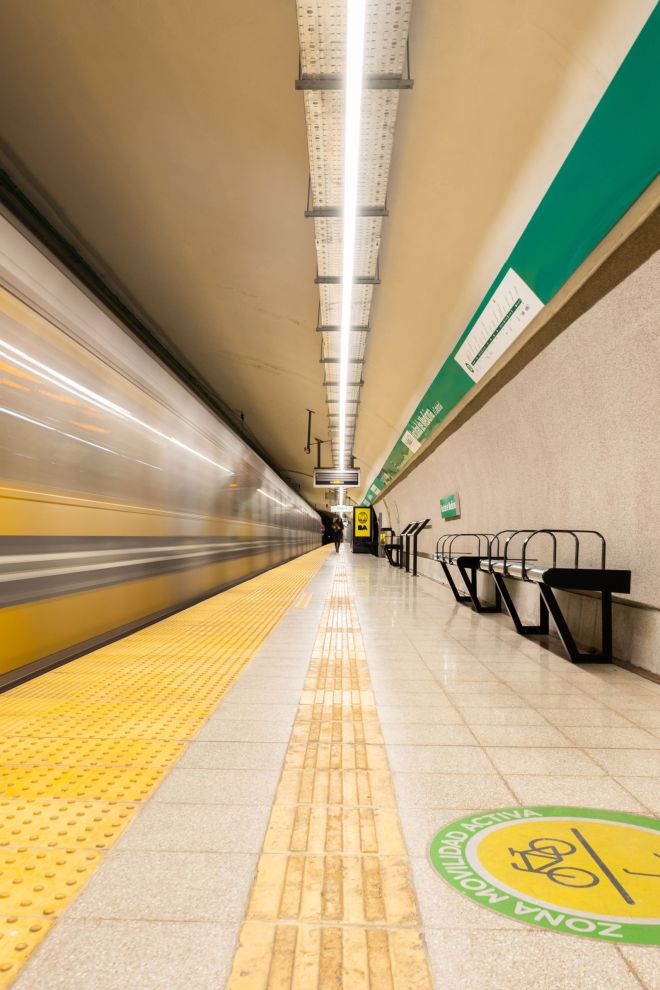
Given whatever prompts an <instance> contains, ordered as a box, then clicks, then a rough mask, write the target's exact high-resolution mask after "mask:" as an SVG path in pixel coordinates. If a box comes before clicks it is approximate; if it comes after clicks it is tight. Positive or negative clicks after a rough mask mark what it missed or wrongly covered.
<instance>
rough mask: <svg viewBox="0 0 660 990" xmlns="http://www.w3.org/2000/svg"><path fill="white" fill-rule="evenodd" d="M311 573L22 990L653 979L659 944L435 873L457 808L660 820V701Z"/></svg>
mask: <svg viewBox="0 0 660 990" xmlns="http://www.w3.org/2000/svg"><path fill="white" fill-rule="evenodd" d="M309 576H310V577H311V580H310V581H309V583H308V584H307V585H306V587H305V592H304V594H301V595H299V596H298V597H297V598H296V600H295V602H293V603H291V607H290V608H289V609H288V611H287V612H286V614H284V616H283V618H282V619H281V621H280V622H279V624H278V625H277V626H276V628H275V629H274V630H273V631H272V633H271V634H270V636H269V637H268V638H267V640H266V641H265V642H264V643H263V645H262V646H261V648H260V649H259V651H258V652H257V653H256V655H255V657H254V659H252V660H251V662H250V663H249V664H248V665H247V666H246V667H245V669H244V670H243V673H242V674H241V676H240V677H239V678H238V680H237V681H236V683H235V684H234V686H233V687H231V689H230V690H229V691H228V692H227V693H226V694H225V695H224V697H223V698H222V700H221V701H220V703H219V704H218V706H217V708H216V709H215V711H214V712H213V713H212V715H211V717H210V718H209V720H208V721H207V722H206V723H205V725H204V726H203V728H201V731H200V732H199V733H198V735H197V737H196V739H195V741H193V742H191V743H190V745H188V747H187V749H186V751H185V753H184V754H183V755H182V756H181V757H180V759H179V761H178V763H177V764H176V765H175V766H174V768H173V769H171V770H170V772H169V773H168V775H167V776H166V777H165V779H164V781H163V782H162V784H161V785H160V787H159V788H158V790H157V791H156V792H155V793H154V795H153V796H152V797H151V798H150V800H149V801H147V802H145V803H144V805H143V807H142V808H141V810H140V812H139V813H138V814H137V816H136V817H135V820H134V821H133V822H132V824H131V825H130V827H128V828H127V829H126V830H125V831H124V833H123V835H122V836H121V838H120V839H119V840H118V841H117V842H116V843H115V845H114V846H113V848H112V850H111V851H110V852H109V853H108V854H107V855H106V856H105V858H104V862H103V864H102V865H101V866H100V868H99V869H98V870H96V872H95V874H94V876H93V878H92V879H91V881H90V883H89V885H88V886H87V888H86V889H85V890H84V891H83V892H82V894H81V895H80V896H79V897H78V898H77V899H76V900H75V902H74V903H73V904H72V906H71V907H70V908H69V909H68V911H67V913H66V916H65V917H64V918H63V919H62V920H61V921H59V922H58V923H57V924H56V925H55V927H54V929H53V931H52V932H51V934H50V935H49V936H48V938H47V939H45V940H44V942H43V943H42V945H41V947H40V948H39V949H38V950H37V951H36V952H35V954H34V956H33V958H32V959H31V961H30V962H29V963H28V964H27V966H26V967H25V970H24V971H23V974H22V975H21V976H20V977H19V979H18V980H17V982H16V983H15V986H16V987H17V988H20V990H28V988H29V990H36V988H42V987H46V986H47V987H48V988H49V990H83V988H84V990H94V988H98V990H115V988H119V987H121V988H122V990H124V988H126V987H131V988H149V990H155V988H160V987H167V988H168V990H179V988H181V990H182V988H184V987H185V988H187V990H188V988H193V990H207V988H208V990H210V988H214V990H217V988H219V987H222V986H225V985H227V986H229V987H230V990H242V988H250V990H252V988H261V987H264V988H265V987H272V988H275V987H278V988H279V987H292V988H296V990H307V988H322V990H325V988H327V987H331V986H332V987H336V986H344V987H346V988H350V990H354V988H355V990H358V988H367V987H370V988H373V990H381V988H388V987H390V988H392V990H394V988H397V990H398V988H404V987H405V988H420V990H422V988H425V987H428V986H429V985H431V983H432V984H433V985H435V986H436V987H437V988H438V990H439V988H442V990H465V988H479V990H491V988H492V990H494V988H496V987H498V988H499V987H500V986H504V985H505V986H507V987H509V988H512V990H526V988H528V987H530V986H534V987H539V988H548V990H550V988H552V990H557V988H560V990H563V988H566V990H568V988H571V990H573V988H580V990H584V988H587V990H590V988H593V990H600V988H603V987H617V988H623V990H628V988H630V990H632V988H640V987H644V988H646V990H651V988H657V987H658V986H660V959H659V958H658V956H659V953H658V950H657V949H655V950H654V949H653V948H647V947H641V946H634V945H615V944H601V943H598V942H595V941H592V940H589V939H586V938H578V937H571V936H566V935H562V934H558V933H556V932H552V931H541V930H538V929H536V928H533V927H531V926H529V925H526V924H524V923H522V922H521V921H518V920H514V919H511V920H510V919H508V918H505V917H503V916H502V915H499V914H497V913H495V912H493V911H491V910H488V909H487V908H486V907H482V906H481V905H478V904H475V903H474V902H472V901H470V900H469V899H468V898H467V897H466V896H464V895H463V894H461V893H458V892H456V891H454V890H453V889H452V888H451V887H449V886H448V885H447V884H446V883H445V882H444V881H443V880H441V879H440V877H438V875H437V874H436V873H435V872H434V870H433V868H432V866H431V864H430V861H429V858H428V846H429V843H430V841H431V839H432V838H433V836H434V835H435V833H437V832H438V830H439V829H440V828H441V827H442V826H443V825H445V824H446V823H448V822H452V821H454V820H456V819H459V818H461V817H462V816H464V815H467V814H469V813H470V812H477V811H488V810H492V809H496V808H509V807H516V806H520V805H539V804H544V805H579V806H582V807H600V808H609V809H613V810H618V811H629V812H639V813H640V814H646V815H652V814H657V813H658V812H659V811H660V786H659V784H658V779H659V777H660V775H659V773H658V768H659V767H660V686H658V685H656V684H654V683H651V682H649V681H647V680H643V679H641V678H639V677H637V676H635V675H633V674H631V673H629V672H627V671H624V670H622V669H621V668H618V667H616V666H605V665H602V666H601V665H593V666H589V667H584V668H579V667H575V666H572V665H571V664H569V663H568V662H567V661H566V660H564V659H563V658H561V657H559V656H557V655H555V654H554V653H552V652H550V651H548V650H547V649H545V648H544V647H543V646H540V645H537V644H536V643H534V642H532V641H526V640H522V639H521V638H520V637H518V636H517V635H516V634H515V633H514V632H513V631H512V630H511V629H510V627H509V626H508V624H507V621H506V618H505V617H504V616H493V615H482V616H477V615H474V614H472V613H471V612H469V611H468V610H467V609H465V608H462V607H460V606H456V605H455V603H454V602H453V601H452V600H451V599H450V598H449V596H448V594H447V593H446V592H445V590H444V589H443V588H441V587H440V586H439V585H436V584H434V583H433V582H430V581H428V580H427V579H423V578H419V579H417V580H415V581H414V580H413V579H411V578H409V577H408V576H406V575H405V574H402V573H401V572H399V571H396V570H394V569H392V568H390V567H388V566H387V564H386V563H385V562H384V561H377V560H375V559H374V558H371V557H358V556H353V555H351V554H350V552H349V551H348V549H347V548H344V549H343V550H342V552H341V553H340V555H339V557H338V558H335V555H334V553H333V554H331V555H327V556H325V557H324V558H323V565H322V567H321V569H320V570H319V571H318V573H317V574H316V576H311V575H309ZM249 621H250V616H249V615H246V616H245V622H246V623H248V622H249Z"/></svg>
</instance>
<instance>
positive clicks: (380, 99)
mask: <svg viewBox="0 0 660 990" xmlns="http://www.w3.org/2000/svg"><path fill="white" fill-rule="evenodd" d="M350 2H351V0H297V10H298V36H299V44H300V70H299V78H298V81H297V83H296V86H297V88H298V89H300V90H302V91H303V93H304V101H305V120H306V124H307V144H308V151H309V172H310V180H309V190H308V203H307V210H306V215H307V216H309V217H311V218H312V219H313V223H314V237H315V242H316V258H317V282H318V285H319V319H318V330H319V333H320V337H321V367H322V374H323V376H324V378H323V382H324V385H325V387H326V392H327V401H328V413H329V422H330V439H331V441H332V443H331V446H332V459H333V464H335V465H338V464H339V375H340V336H341V335H340V332H339V326H340V311H341V299H342V251H343V244H342V237H343V218H342V204H343V201H344V187H343V186H344V184H343V178H344V177H343V162H344V92H343V82H344V58H345V48H346V5H347V3H350ZM411 6H412V0H367V4H366V25H365V50H364V78H363V90H362V115H361V133H360V157H359V163H360V164H359V180H358V197H357V202H358V220H357V224H356V241H355V263H354V264H355V268H354V279H355V284H354V286H353V296H352V319H351V323H352V327H351V336H350V348H349V371H348V379H347V388H346V417H345V424H346V432H345V449H346V454H347V464H348V465H350V464H351V463H352V460H351V456H352V453H353V442H354V438H355V426H356V422H357V413H358V410H359V401H360V388H361V385H362V383H363V379H364V373H363V366H364V361H365V355H366V347H367V334H368V331H369V328H370V323H369V321H370V315H371V302H372V297H373V292H374V287H375V285H377V284H378V281H379V275H378V254H379V250H380V242H381V237H382V228H383V219H384V217H386V216H387V183H388V178H389V170H390V159H391V154H392V143H393V139H394V128H395V125H396V117H397V111H398V106H399V94H400V91H401V90H402V89H409V88H411V86H412V81H411V80H410V78H409V77H408V76H407V75H404V70H405V71H407V44H408V26H409V21H410V10H411Z"/></svg>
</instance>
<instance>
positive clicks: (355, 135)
mask: <svg viewBox="0 0 660 990" xmlns="http://www.w3.org/2000/svg"><path fill="white" fill-rule="evenodd" d="M366 6H367V5H366V0H346V68H345V73H346V78H345V84H344V231H343V245H342V246H343V260H342V288H341V318H340V328H341V329H340V334H339V348H340V350H339V467H340V468H344V467H346V390H347V385H348V354H349V349H350V339H351V332H350V328H351V323H352V320H351V314H352V308H353V276H354V274H355V272H354V267H355V232H356V226H357V194H358V177H359V176H358V172H359V165H360V123H361V117H362V77H363V74H364V30H365V20H366Z"/></svg>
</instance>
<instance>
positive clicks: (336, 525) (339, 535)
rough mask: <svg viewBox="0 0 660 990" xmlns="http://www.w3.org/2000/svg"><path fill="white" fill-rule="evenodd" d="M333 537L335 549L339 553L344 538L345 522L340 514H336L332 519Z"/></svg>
mask: <svg viewBox="0 0 660 990" xmlns="http://www.w3.org/2000/svg"><path fill="white" fill-rule="evenodd" d="M332 539H333V540H334V544H335V550H336V552H337V553H339V547H340V546H341V544H342V540H343V539H344V524H343V522H342V521H341V518H340V517H339V516H335V518H334V519H333V520H332Z"/></svg>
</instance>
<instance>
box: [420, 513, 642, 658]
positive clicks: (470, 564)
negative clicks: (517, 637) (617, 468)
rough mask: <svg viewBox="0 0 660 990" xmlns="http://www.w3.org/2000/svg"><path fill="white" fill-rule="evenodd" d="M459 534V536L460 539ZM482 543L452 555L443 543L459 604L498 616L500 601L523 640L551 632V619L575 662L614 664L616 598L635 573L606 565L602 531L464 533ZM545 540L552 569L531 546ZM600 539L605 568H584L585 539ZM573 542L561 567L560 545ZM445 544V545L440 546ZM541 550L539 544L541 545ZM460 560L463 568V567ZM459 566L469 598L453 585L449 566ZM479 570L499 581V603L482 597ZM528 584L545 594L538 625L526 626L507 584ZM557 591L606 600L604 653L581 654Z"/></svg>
mask: <svg viewBox="0 0 660 990" xmlns="http://www.w3.org/2000/svg"><path fill="white" fill-rule="evenodd" d="M457 535H458V534H457ZM461 535H462V536H463V537H465V536H469V537H471V538H472V539H473V540H474V541H476V544H475V549H476V550H477V553H472V554H459V553H458V552H456V553H454V554H452V544H451V543H450V544H449V546H446V544H443V545H442V547H440V548H438V549H437V551H436V554H435V556H436V559H438V560H439V561H440V563H441V565H442V567H443V571H444V573H445V576H446V577H448V582H449V585H450V588H451V590H452V592H453V594H454V597H455V598H456V600H457V601H461V602H464V603H467V602H469V603H470V604H471V605H472V607H473V608H475V610H476V611H498V610H499V605H500V601H503V602H504V605H505V608H506V610H507V612H508V613H509V615H510V616H511V620H512V622H513V624H514V626H515V628H516V630H517V632H519V633H520V634H521V635H522V636H531V635H535V634H545V633H547V632H548V631H549V617H550V616H552V620H553V622H554V625H555V627H556V629H557V633H558V634H559V638H560V639H561V641H562V643H563V646H564V649H565V650H566V652H567V654H568V656H569V658H570V660H571V661H572V662H573V663H578V662H581V663H589V662H591V663H602V662H609V661H611V659H612V595H613V594H615V593H619V594H628V593H629V592H630V578H631V573H630V571H628V570H618V569H613V568H608V567H607V566H606V543H605V538H604V537H603V535H602V534H601V533H598V532H597V531H596V530H579V529H576V530H572V529H517V530H511V529H508V530H501V531H500V532H499V533H495V534H494V535H493V536H489V535H488V534H483V533H481V534H478V533H473V534H461ZM541 536H545V537H547V538H548V540H549V541H550V544H551V547H552V554H551V556H552V560H551V563H549V564H542V563H539V562H538V561H537V560H535V559H533V558H532V557H531V556H530V550H529V547H530V543H532V542H533V541H536V540H538V538H539V537H541ZM585 536H586V537H587V538H591V540H595V541H596V542H597V544H598V547H599V558H600V567H584V566H583V565H582V561H581V560H580V552H581V549H583V548H582V547H581V545H580V537H585ZM485 538H487V539H488V552H487V553H485V554H484V553H483V547H484V543H483V541H484V539H485ZM560 540H561V541H562V542H563V543H566V542H568V544H569V547H570V549H571V558H572V559H571V562H570V565H569V566H562V565H558V563H557V554H558V549H559V541H560ZM439 543H440V541H439ZM537 545H538V544H537ZM459 561H460V565H459ZM450 564H456V566H458V567H459V570H460V572H461V576H462V577H463V580H464V582H465V586H466V588H467V591H468V594H467V595H461V594H460V592H459V591H458V589H457V588H456V585H455V583H454V582H453V580H451V579H450V578H451V575H450V572H449V565H450ZM477 570H478V571H480V572H482V573H485V574H489V575H491V576H492V578H493V580H494V582H495V589H496V597H495V604H494V605H492V606H484V605H483V603H481V602H480V601H479V598H478V596H477ZM507 578H510V579H513V580H516V581H526V582H529V583H532V584H535V585H537V586H538V589H539V620H538V622H537V623H536V624H525V623H523V622H522V620H521V618H520V616H519V614H518V610H517V609H516V606H515V603H514V601H513V598H512V597H511V593H510V591H509V588H508V587H507V584H506V579H507ZM555 591H589V592H593V593H595V594H597V595H599V596H600V601H601V649H600V652H599V653H584V652H582V651H581V650H579V649H578V647H577V645H576V643H575V639H574V637H573V634H572V633H571V631H570V629H569V626H568V623H567V622H566V619H565V618H564V614H563V612H562V609H561V605H560V604H559V601H558V600H557V597H556V595H555Z"/></svg>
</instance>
